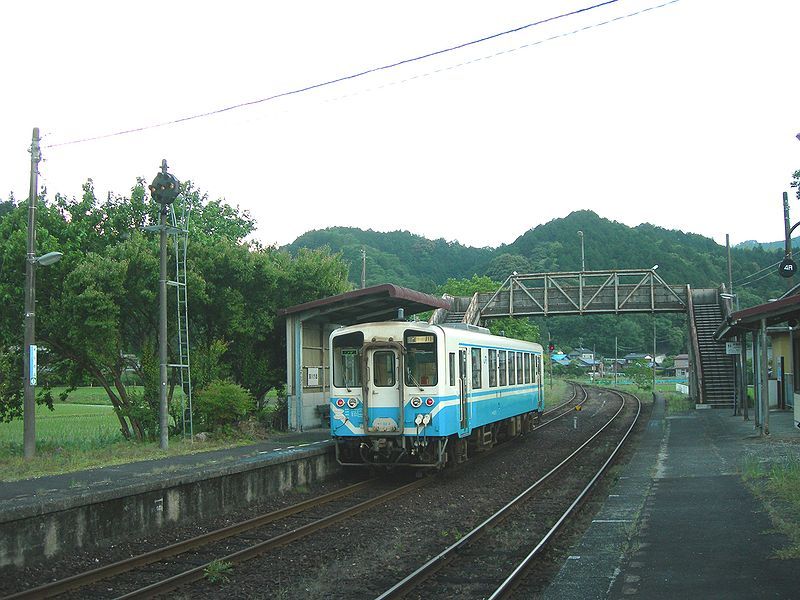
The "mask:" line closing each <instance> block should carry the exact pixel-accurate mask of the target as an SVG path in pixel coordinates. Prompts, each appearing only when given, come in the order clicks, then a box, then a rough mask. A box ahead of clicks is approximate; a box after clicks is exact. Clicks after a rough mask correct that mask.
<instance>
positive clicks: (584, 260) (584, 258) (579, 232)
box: [578, 231, 586, 273]
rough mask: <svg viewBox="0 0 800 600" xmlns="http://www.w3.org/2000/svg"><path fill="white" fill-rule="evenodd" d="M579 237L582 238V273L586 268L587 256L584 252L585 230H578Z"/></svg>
mask: <svg viewBox="0 0 800 600" xmlns="http://www.w3.org/2000/svg"><path fill="white" fill-rule="evenodd" d="M578 237H579V238H581V273H583V272H584V271H585V270H586V257H585V255H584V253H583V231H578Z"/></svg>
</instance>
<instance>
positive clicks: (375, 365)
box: [372, 350, 396, 387]
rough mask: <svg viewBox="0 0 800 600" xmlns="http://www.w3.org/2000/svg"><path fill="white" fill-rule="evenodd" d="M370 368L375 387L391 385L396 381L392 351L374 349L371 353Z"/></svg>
mask: <svg viewBox="0 0 800 600" xmlns="http://www.w3.org/2000/svg"><path fill="white" fill-rule="evenodd" d="M372 370H373V371H374V375H373V381H374V383H375V387H393V386H394V385H395V383H396V379H395V376H394V374H395V364H394V352H392V351H391V350H376V351H375V353H374V354H373V355H372Z"/></svg>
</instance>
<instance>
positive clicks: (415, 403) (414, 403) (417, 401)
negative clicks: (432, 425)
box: [410, 396, 422, 408]
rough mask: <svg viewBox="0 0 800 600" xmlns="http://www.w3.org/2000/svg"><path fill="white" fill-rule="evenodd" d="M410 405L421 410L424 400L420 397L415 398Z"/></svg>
mask: <svg viewBox="0 0 800 600" xmlns="http://www.w3.org/2000/svg"><path fill="white" fill-rule="evenodd" d="M410 404H411V406H412V407H413V408H419V407H420V406H422V398H420V397H419V396H414V397H413V398H412V399H411V403H410Z"/></svg>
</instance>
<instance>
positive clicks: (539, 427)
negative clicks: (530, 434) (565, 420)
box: [531, 383, 589, 431]
mask: <svg viewBox="0 0 800 600" xmlns="http://www.w3.org/2000/svg"><path fill="white" fill-rule="evenodd" d="M572 385H573V386H575V388H574V391H573V393H572V398H570V399H569V400H567V401H566V402H564V403H562V404H559V405H558V406H554V407H553V408H551V409H550V410H547V411H545V412H543V413H542V416H544V415H549V414H550V413H552V412H555V411H557V410H559V409H560V408H562V407H564V406H567V405H569V404H572V402H573V401H574V400H575V399H576V398H577V397H578V393H577V390H578V388H580V389H581V391H582V392H583V400H581V401H580V402H578V404H576V406H583V404H584V403H585V402H586V401H587V400H588V399H589V393H588V392H587V391H586V388H585V387H584V386H582V385H580V384H578V383H573V384H572ZM574 410H575V409H574V408H570V409H569V410H565V411H564V412H563V413H561V414H559V415H556V416H555V417H553V418H552V419H550V420H549V421H545V422H544V423H542V424H541V425H537V426H536V427H534V428H533V429H532V430H531V431H537V430H539V429H541V428H542V427H545V426H546V425H550V423H552V422H553V421H558V420H559V419H560V418H561V417H566V416H567V415H568V414H571V413H573V412H574Z"/></svg>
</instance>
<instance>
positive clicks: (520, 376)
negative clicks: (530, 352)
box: [517, 352, 525, 383]
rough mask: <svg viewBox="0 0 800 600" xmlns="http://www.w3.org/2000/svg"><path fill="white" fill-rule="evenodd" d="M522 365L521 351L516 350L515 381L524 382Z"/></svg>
mask: <svg viewBox="0 0 800 600" xmlns="http://www.w3.org/2000/svg"><path fill="white" fill-rule="evenodd" d="M523 366H524V363H523V361H522V352H517V383H524V379H525V376H524V375H523V372H524V369H523Z"/></svg>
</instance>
